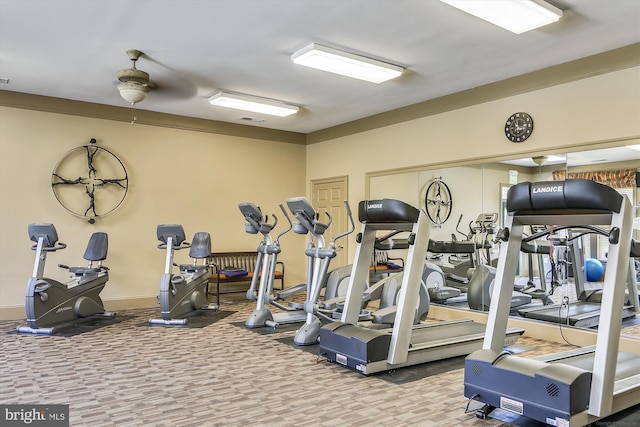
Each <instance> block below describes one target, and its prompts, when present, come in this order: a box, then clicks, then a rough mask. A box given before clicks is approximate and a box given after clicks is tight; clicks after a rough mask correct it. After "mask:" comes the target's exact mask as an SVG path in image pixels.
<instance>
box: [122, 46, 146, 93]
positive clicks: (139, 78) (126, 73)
mask: <svg viewBox="0 0 640 427" xmlns="http://www.w3.org/2000/svg"><path fill="white" fill-rule="evenodd" d="M127 55H128V56H129V59H130V60H131V64H132V65H131V68H125V69H124V70H120V71H118V80H119V81H120V84H119V85H118V91H119V92H120V96H121V97H122V99H124V100H125V101H127V102H128V103H129V104H131V105H134V104H137V103H138V102H140V101H143V100H144V99H145V98H146V97H147V93H149V86H148V85H149V73H147V72H145V71H142V70H138V69H137V68H136V61H137V60H138V59H139V58H140V57H141V56H142V55H143V53H142V52H140V51H139V50H136V49H129V50H127Z"/></svg>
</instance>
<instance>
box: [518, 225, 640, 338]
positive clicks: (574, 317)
mask: <svg viewBox="0 0 640 427" xmlns="http://www.w3.org/2000/svg"><path fill="white" fill-rule="evenodd" d="M568 228H569V239H568V241H567V242H566V244H567V245H568V246H569V251H570V254H571V259H572V261H573V263H572V267H573V269H572V270H573V280H574V284H575V288H576V296H577V298H578V299H577V301H573V302H570V303H569V304H568V305H567V306H564V305H562V304H552V305H545V306H537V307H532V308H524V309H520V310H518V314H520V315H521V316H523V317H526V318H528V319H535V320H543V321H546V322H554V323H563V324H568V325H571V326H575V327H578V328H592V327H595V326H598V323H599V321H600V304H601V301H602V290H601V289H595V290H589V291H588V290H586V289H585V286H584V283H585V282H586V274H585V271H584V269H583V268H582V267H583V266H584V254H583V251H582V249H581V248H580V247H578V242H577V240H575V237H573V236H572V235H573V233H575V232H579V231H580V230H579V227H568ZM556 230H557V229H556ZM587 232H590V233H596V234H605V235H606V234H607V232H606V231H605V230H603V229H601V228H598V227H589V228H588V229H587ZM545 234H549V231H545V232H541V233H537V234H535V235H533V236H531V237H530V238H526V239H524V240H523V246H524V245H525V244H526V242H525V241H526V240H531V239H532V238H534V237H542V236H543V235H545ZM580 235H582V234H580ZM578 237H579V236H578ZM627 288H628V294H629V295H633V292H634V291H633V284H632V283H631V282H630V281H629V282H628V283H627ZM637 312H638V302H637V301H635V303H634V301H633V299H632V298H630V299H629V301H628V302H625V305H624V306H623V307H622V314H621V318H622V319H626V318H629V317H633V316H635V315H636V313H637Z"/></svg>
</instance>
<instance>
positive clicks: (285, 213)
mask: <svg viewBox="0 0 640 427" xmlns="http://www.w3.org/2000/svg"><path fill="white" fill-rule="evenodd" d="M279 206H280V210H281V211H282V213H283V214H284V217H285V218H287V221H288V222H289V228H287V229H286V230H284V231H283V232H281V233H280V234H278V235H277V236H276V240H275V241H276V242H279V241H280V237H282V236H284V235H285V234H287V233H288V232H289V231H291V230H292V229H293V222H291V218H290V217H289V214H288V213H287V211H286V209H285V208H284V205H283V204H282V203H280V205H279ZM274 217H275V215H274ZM274 227H275V224H274Z"/></svg>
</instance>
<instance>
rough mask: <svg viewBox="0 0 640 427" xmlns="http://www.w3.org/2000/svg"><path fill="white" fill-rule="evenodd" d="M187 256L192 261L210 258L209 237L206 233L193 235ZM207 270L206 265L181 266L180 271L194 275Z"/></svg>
mask: <svg viewBox="0 0 640 427" xmlns="http://www.w3.org/2000/svg"><path fill="white" fill-rule="evenodd" d="M189 256H190V257H191V258H193V259H194V260H198V259H207V258H209V257H210V256H211V235H210V234H209V233H207V232H206V231H200V232H198V233H196V234H194V235H193V241H192V242H191V247H190V248H189ZM207 268H209V265H207V264H200V265H197V264H181V265H180V271H182V272H185V273H195V272H197V271H201V270H203V269H207Z"/></svg>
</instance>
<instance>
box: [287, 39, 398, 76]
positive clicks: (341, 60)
mask: <svg viewBox="0 0 640 427" xmlns="http://www.w3.org/2000/svg"><path fill="white" fill-rule="evenodd" d="M291 60H292V61H293V62H294V63H296V64H299V65H304V66H306V67H311V68H315V69H318V70H322V71H328V72H330V73H334V74H340V75H343V76H347V77H352V78H355V79H360V80H365V81H368V82H371V83H383V82H386V81H387V80H391V79H394V78H396V77H398V76H400V75H401V74H402V72H403V71H404V68H402V67H399V66H397V65H393V64H389V63H386V62H382V61H378V60H376V59H372V58H367V57H365V56H362V55H356V54H354V53H349V52H344V51H341V50H338V49H333V48H330V47H327V46H323V45H320V44H317V43H311V44H310V45H307V46H305V47H304V48H302V49H300V50H298V51H297V52H295V53H294V54H293V55H291Z"/></svg>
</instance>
